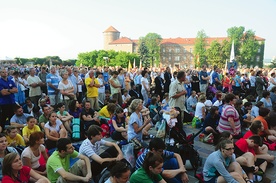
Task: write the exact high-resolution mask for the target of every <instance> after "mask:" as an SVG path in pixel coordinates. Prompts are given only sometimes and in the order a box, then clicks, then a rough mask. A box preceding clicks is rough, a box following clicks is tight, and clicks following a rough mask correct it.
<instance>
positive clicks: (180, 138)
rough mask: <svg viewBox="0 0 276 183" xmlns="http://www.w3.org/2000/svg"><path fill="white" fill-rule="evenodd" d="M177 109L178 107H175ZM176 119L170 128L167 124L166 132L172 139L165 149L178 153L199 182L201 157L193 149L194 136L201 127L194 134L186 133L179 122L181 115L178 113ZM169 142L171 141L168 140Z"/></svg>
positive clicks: (200, 179) (200, 177) (200, 178)
mask: <svg viewBox="0 0 276 183" xmlns="http://www.w3.org/2000/svg"><path fill="white" fill-rule="evenodd" d="M176 109H177V110H179V108H176ZM177 118H178V119H177V120H178V121H180V122H177V123H176V125H175V126H174V127H172V128H169V126H168V125H167V129H166V133H167V134H168V136H169V139H174V141H173V143H167V150H169V151H173V152H175V153H178V154H179V155H180V156H181V158H182V161H183V163H184V165H185V166H186V169H192V170H194V176H195V178H197V179H198V180H199V181H200V182H201V181H203V179H202V176H201V174H197V170H198V168H199V167H200V166H202V158H201V157H200V156H199V153H198V152H197V150H195V149H194V146H193V144H194V138H195V137H196V136H198V135H199V134H200V133H201V132H202V131H203V128H202V129H200V130H199V131H198V132H197V133H196V134H189V135H186V132H185V131H184V130H183V123H182V122H181V116H180V115H178V117H177ZM169 142H172V141H171V140H169Z"/></svg>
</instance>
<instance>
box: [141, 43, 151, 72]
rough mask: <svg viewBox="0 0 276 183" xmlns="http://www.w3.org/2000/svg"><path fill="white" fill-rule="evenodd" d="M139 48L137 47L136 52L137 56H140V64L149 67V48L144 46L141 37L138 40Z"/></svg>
mask: <svg viewBox="0 0 276 183" xmlns="http://www.w3.org/2000/svg"><path fill="white" fill-rule="evenodd" d="M139 42H140V43H139V48H138V53H139V57H140V61H141V62H142V65H143V66H144V67H149V66H150V63H149V59H148V58H149V50H148V47H147V46H146V44H145V42H144V40H143V38H140V40H139Z"/></svg>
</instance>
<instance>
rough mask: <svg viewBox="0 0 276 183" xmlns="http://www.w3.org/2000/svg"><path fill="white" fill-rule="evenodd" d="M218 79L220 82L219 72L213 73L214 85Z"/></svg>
mask: <svg viewBox="0 0 276 183" xmlns="http://www.w3.org/2000/svg"><path fill="white" fill-rule="evenodd" d="M216 78H217V79H218V80H219V74H218V73H217V72H213V74H212V80H213V83H212V84H214V83H216V82H217V81H216Z"/></svg>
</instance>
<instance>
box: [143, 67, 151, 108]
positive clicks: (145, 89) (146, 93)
mask: <svg viewBox="0 0 276 183" xmlns="http://www.w3.org/2000/svg"><path fill="white" fill-rule="evenodd" d="M147 77H148V72H147V71H145V70H143V71H142V78H141V83H142V90H141V93H142V96H143V99H144V102H143V105H144V106H145V107H147V105H148V102H149V101H148V100H149V93H150V84H149V81H148V79H147Z"/></svg>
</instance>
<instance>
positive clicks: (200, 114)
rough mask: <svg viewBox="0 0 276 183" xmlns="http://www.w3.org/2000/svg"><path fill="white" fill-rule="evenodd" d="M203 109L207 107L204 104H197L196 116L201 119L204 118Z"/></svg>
mask: <svg viewBox="0 0 276 183" xmlns="http://www.w3.org/2000/svg"><path fill="white" fill-rule="evenodd" d="M202 107H205V105H204V104H203V103H202V102H198V103H197V104H196V110H195V116H196V117H198V118H199V119H201V118H202V117H203V113H202ZM205 110H206V109H205Z"/></svg>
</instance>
